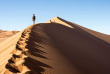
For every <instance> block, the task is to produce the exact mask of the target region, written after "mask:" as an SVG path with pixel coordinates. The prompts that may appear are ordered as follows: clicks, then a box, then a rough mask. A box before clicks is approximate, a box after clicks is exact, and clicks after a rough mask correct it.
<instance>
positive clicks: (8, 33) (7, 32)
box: [0, 29, 19, 42]
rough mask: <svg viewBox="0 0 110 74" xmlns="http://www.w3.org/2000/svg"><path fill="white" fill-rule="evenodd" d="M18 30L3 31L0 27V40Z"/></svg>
mask: <svg viewBox="0 0 110 74" xmlns="http://www.w3.org/2000/svg"><path fill="white" fill-rule="evenodd" d="M18 32H19V31H4V30H1V29H0V42H1V41H3V40H5V39H6V38H8V37H10V36H12V35H14V34H16V33H18Z"/></svg>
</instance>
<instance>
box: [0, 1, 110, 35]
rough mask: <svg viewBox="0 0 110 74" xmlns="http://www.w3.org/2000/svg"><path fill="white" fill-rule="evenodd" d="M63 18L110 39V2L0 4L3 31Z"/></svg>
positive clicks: (16, 2)
mask: <svg viewBox="0 0 110 74" xmlns="http://www.w3.org/2000/svg"><path fill="white" fill-rule="evenodd" d="M33 14H35V15H36V23H45V22H46V21H48V20H50V19H51V18H53V17H56V16H59V17H61V18H63V19H65V20H67V21H70V22H74V23H76V24H79V25H81V26H83V27H86V28H89V29H92V30H95V31H98V32H101V33H105V34H109V35H110V0H0V29H2V30H19V31H21V30H23V29H25V28H26V27H28V26H29V25H32V23H33V22H32V15H33Z"/></svg>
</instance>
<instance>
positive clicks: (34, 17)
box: [32, 14, 36, 24]
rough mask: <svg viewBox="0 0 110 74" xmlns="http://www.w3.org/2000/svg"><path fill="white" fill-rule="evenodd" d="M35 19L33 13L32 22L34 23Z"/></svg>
mask: <svg viewBox="0 0 110 74" xmlns="http://www.w3.org/2000/svg"><path fill="white" fill-rule="evenodd" d="M35 20H36V16H35V14H33V17H32V21H33V24H35Z"/></svg>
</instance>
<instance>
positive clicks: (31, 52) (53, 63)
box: [0, 17, 110, 74]
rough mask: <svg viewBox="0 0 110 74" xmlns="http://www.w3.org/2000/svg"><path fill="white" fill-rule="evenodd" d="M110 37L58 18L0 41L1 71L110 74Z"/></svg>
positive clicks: (11, 73) (16, 73)
mask: <svg viewBox="0 0 110 74" xmlns="http://www.w3.org/2000/svg"><path fill="white" fill-rule="evenodd" d="M109 37H110V36H109V35H105V34H102V33H99V32H96V31H93V30H90V29H87V28H84V27H82V26H79V25H77V24H75V23H72V22H68V21H66V20H64V19H62V18H60V17H55V18H53V19H51V20H49V21H47V22H46V23H39V24H34V25H31V26H29V27H28V28H26V29H24V30H23V31H21V32H19V33H17V34H15V35H14V36H12V37H10V38H8V39H7V40H5V41H3V42H1V44H0V74H109V73H110V38H109Z"/></svg>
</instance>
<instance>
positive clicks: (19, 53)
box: [4, 29, 30, 74]
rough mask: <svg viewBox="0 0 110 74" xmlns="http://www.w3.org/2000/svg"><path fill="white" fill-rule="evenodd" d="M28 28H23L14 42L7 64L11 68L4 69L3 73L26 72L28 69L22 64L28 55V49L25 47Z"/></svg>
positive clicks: (24, 73) (23, 73)
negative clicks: (14, 46) (14, 45)
mask: <svg viewBox="0 0 110 74" xmlns="http://www.w3.org/2000/svg"><path fill="white" fill-rule="evenodd" d="M29 33H30V30H29V29H28V30H25V31H24V32H23V33H22V35H21V37H20V39H19V41H18V42H17V44H16V49H15V50H14V52H13V53H12V54H13V55H12V58H11V59H9V62H8V64H7V66H8V67H10V68H9V69H12V70H13V71H12V70H8V69H7V70H6V71H5V73H4V74H27V72H29V71H30V70H29V69H28V68H27V67H26V66H25V65H24V62H25V58H27V57H28V56H27V55H26V52H28V49H26V48H25V47H26V45H27V44H26V41H27V40H28V38H29Z"/></svg>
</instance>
